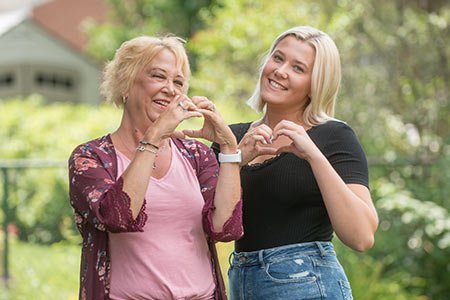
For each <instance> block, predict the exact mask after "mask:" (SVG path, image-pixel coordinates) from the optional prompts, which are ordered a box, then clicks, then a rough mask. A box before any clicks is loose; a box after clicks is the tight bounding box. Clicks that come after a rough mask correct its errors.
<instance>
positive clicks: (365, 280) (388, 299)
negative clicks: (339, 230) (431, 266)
mask: <svg viewBox="0 0 450 300" xmlns="http://www.w3.org/2000/svg"><path fill="white" fill-rule="evenodd" d="M334 246H335V249H336V253H337V255H338V258H339V260H340V262H341V264H342V266H343V267H344V270H345V273H346V274H347V277H348V279H349V281H350V285H351V287H352V293H353V298H354V299H364V300H413V299H417V300H418V299H420V298H419V295H417V294H414V293H413V292H411V291H408V290H407V289H406V288H405V287H404V285H403V284H402V280H401V279H402V278H404V277H406V276H409V275H408V273H407V272H406V271H405V270H402V269H400V268H399V269H396V270H395V272H394V273H393V274H392V275H391V276H386V275H385V263H384V262H383V261H382V260H377V259H375V258H373V257H371V256H369V255H367V254H366V253H356V252H354V251H352V250H350V249H349V248H347V247H346V246H345V245H343V244H342V243H341V242H340V241H339V240H336V241H334Z"/></svg>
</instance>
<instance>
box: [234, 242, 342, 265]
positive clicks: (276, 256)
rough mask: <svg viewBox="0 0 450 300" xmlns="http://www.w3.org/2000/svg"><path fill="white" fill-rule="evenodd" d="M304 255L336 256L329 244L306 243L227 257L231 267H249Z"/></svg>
mask: <svg viewBox="0 0 450 300" xmlns="http://www.w3.org/2000/svg"><path fill="white" fill-rule="evenodd" d="M305 255H319V256H336V253H335V252H334V247H333V244H332V243H331V242H308V243H300V244H291V245H286V246H280V247H275V248H268V249H263V250H258V251H250V252H233V253H231V255H230V257H229V262H230V265H232V266H244V265H245V266H250V265H260V264H266V263H273V262H277V261H280V260H284V259H287V258H290V259H295V258H296V257H301V256H305Z"/></svg>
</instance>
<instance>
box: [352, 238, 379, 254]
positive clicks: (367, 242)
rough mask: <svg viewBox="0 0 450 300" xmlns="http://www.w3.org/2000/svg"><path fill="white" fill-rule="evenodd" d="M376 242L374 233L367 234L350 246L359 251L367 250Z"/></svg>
mask: <svg viewBox="0 0 450 300" xmlns="http://www.w3.org/2000/svg"><path fill="white" fill-rule="evenodd" d="M374 244H375V237H374V236H373V235H369V236H366V237H364V238H361V239H359V241H357V242H356V243H354V244H353V245H351V246H350V247H351V248H352V249H353V250H355V251H358V252H365V251H367V250H369V249H370V248H372V247H373V245H374Z"/></svg>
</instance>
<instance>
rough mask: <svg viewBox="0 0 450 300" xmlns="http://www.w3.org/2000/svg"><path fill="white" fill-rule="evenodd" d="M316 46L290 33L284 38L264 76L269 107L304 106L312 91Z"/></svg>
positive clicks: (264, 96) (294, 108)
mask: <svg viewBox="0 0 450 300" xmlns="http://www.w3.org/2000/svg"><path fill="white" fill-rule="evenodd" d="M314 59H315V50H314V48H313V47H312V46H310V45H309V44H308V43H306V42H303V41H300V40H297V38H296V37H294V36H287V37H285V38H284V39H283V40H281V41H280V42H279V43H278V45H277V46H276V48H275V49H274V51H273V52H272V54H271V55H270V58H269V60H268V62H267V63H266V65H265V66H264V69H263V72H262V76H261V99H262V100H263V102H265V103H266V104H267V108H271V107H273V108H282V109H289V111H297V110H301V109H302V108H303V107H304V104H305V102H306V101H308V97H309V95H310V93H311V74H312V69H313V66H314Z"/></svg>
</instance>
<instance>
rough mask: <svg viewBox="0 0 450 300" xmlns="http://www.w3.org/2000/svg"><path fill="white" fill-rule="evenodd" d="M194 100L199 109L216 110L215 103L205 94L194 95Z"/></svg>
mask: <svg viewBox="0 0 450 300" xmlns="http://www.w3.org/2000/svg"><path fill="white" fill-rule="evenodd" d="M192 102H193V103H194V104H195V105H196V106H197V108H199V109H206V110H209V111H212V112H216V106H215V105H214V103H212V102H211V100H209V99H208V98H207V97H205V96H193V97H192Z"/></svg>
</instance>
